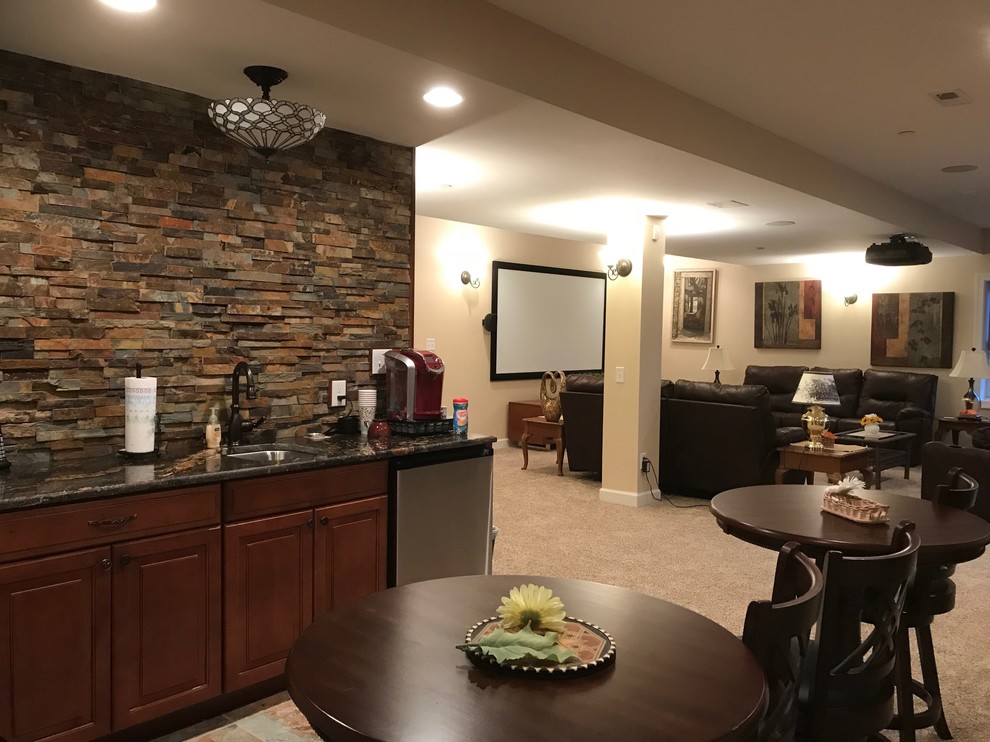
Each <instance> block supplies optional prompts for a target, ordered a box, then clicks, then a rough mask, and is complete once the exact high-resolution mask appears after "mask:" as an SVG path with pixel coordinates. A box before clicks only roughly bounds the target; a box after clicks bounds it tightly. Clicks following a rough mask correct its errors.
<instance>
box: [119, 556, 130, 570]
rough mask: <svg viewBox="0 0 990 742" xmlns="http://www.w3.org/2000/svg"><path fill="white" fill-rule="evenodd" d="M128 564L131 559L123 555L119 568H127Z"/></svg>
mask: <svg viewBox="0 0 990 742" xmlns="http://www.w3.org/2000/svg"><path fill="white" fill-rule="evenodd" d="M130 563H131V558H130V556H128V555H127V554H124V555H123V556H122V557H121V558H120V566H121V567H126V566H127V565H128V564H130Z"/></svg>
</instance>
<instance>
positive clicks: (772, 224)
mask: <svg viewBox="0 0 990 742" xmlns="http://www.w3.org/2000/svg"><path fill="white" fill-rule="evenodd" d="M793 224H794V222H791V221H787V220H786V219H782V220H781V221H779V222H767V226H768V227H790V226H792V225H793Z"/></svg>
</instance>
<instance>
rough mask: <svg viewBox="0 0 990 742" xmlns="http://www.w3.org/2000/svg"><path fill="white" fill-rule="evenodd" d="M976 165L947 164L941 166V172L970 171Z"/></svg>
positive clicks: (974, 168)
mask: <svg viewBox="0 0 990 742" xmlns="http://www.w3.org/2000/svg"><path fill="white" fill-rule="evenodd" d="M976 169H977V168H976V165H949V166H947V167H944V168H942V172H943V173H971V172H973V171H974V170H976Z"/></svg>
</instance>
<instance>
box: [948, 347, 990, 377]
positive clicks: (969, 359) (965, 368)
mask: <svg viewBox="0 0 990 742" xmlns="http://www.w3.org/2000/svg"><path fill="white" fill-rule="evenodd" d="M949 376H957V377H961V378H963V379H990V365H988V364H987V356H986V353H984V352H983V351H982V350H977V349H976V348H970V349H969V350H964V351H963V352H962V353H960V354H959V360H958V361H956V365H955V366H954V367H953V369H952V370H951V371H950V372H949Z"/></svg>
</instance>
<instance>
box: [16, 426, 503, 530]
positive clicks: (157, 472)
mask: <svg viewBox="0 0 990 742" xmlns="http://www.w3.org/2000/svg"><path fill="white" fill-rule="evenodd" d="M494 442H495V438H494V437H492V436H467V437H465V436H462V435H456V434H453V433H449V434H443V435H425V436H400V435H393V436H390V437H388V438H379V439H373V440H370V441H369V440H368V439H367V438H364V437H361V436H357V435H331V436H327V437H324V438H321V439H312V438H307V437H297V438H288V439H279V440H277V441H275V442H273V443H262V444H256V445H244V446H240V447H238V448H237V449H236V450H237V451H241V452H248V451H252V450H259V449H269V448H277V449H282V450H288V451H293V452H295V453H296V454H300V455H299V457H298V458H299V459H300V460H294V461H285V462H282V463H278V464H269V463H259V462H257V461H250V460H245V459H240V458H232V457H230V456H226V455H223V454H222V453H221V451H224V452H225V451H226V449H225V448H224V449H221V451H208V450H203V449H202V448H199V447H197V448H195V449H190V448H189V447H188V446H187V447H185V448H180V447H177V446H169V445H168V444H166V445H165V446H164V447H163V448H164V450H163V451H162V454H161V455H160V456H158V457H155V458H153V459H150V460H147V459H145V460H141V461H129V460H126V459H124V458H123V457H122V456H119V455H115V456H105V457H102V458H95V459H94V458H89V459H80V460H79V461H72V462H60V463H55V464H52V465H50V466H32V465H30V464H27V463H22V464H21V465H19V464H18V462H17V460H16V458H14V459H12V462H13V466H11V468H10V469H7V470H4V471H0V512H3V511H10V510H21V509H24V508H32V507H39V506H45V505H59V504H66V503H72V502H81V501H84V500H93V499H99V498H105V497H115V496H118V495H131V494H138V493H141V492H153V491H160V490H162V489H171V488H174V487H192V486H198V485H203V484H213V483H216V482H224V481H228V480H231V479H244V478H248V477H263V476H267V475H270V474H286V473H289V472H297V471H307V470H312V469H325V468H330V467H334V466H344V465H347V464H360V463H365V462H368V461H377V460H382V459H392V458H396V457H399V456H412V455H418V454H428V453H436V452H441V451H449V450H454V449H458V448H472V447H479V446H481V447H483V446H489V445H491V444H492V443H494Z"/></svg>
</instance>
